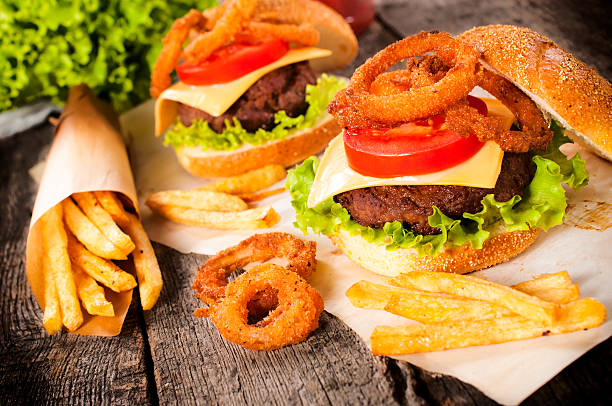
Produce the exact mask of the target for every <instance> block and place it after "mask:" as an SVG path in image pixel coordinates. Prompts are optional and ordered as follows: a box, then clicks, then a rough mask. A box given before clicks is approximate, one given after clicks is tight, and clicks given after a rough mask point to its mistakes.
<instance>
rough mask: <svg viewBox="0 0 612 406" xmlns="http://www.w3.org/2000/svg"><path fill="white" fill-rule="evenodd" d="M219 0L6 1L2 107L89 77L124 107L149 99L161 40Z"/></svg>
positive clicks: (0, 19) (0, 45) (1, 14)
mask: <svg viewBox="0 0 612 406" xmlns="http://www.w3.org/2000/svg"><path fill="white" fill-rule="evenodd" d="M215 4H216V1H215V0H104V1H100V0H0V112H1V111H4V110H9V109H13V108H15V107H19V106H21V105H23V104H26V103H28V102H31V101H34V100H37V99H40V98H46V99H50V100H52V101H54V102H56V103H58V104H61V103H63V102H64V101H65V100H66V98H67V95H68V89H69V88H70V86H73V85H76V84H79V83H81V82H85V83H87V84H88V85H89V86H90V87H91V88H92V89H93V90H94V91H95V92H96V94H97V95H98V96H99V97H101V98H102V99H105V100H107V101H110V102H111V103H112V104H113V106H114V107H115V109H117V110H118V111H120V112H121V111H125V110H127V109H129V108H130V107H131V106H134V105H135V104H138V103H140V102H142V101H144V100H147V99H148V98H149V78H150V77H151V67H152V65H153V63H154V62H155V59H156V58H157V55H158V53H159V51H160V49H161V45H162V43H161V38H162V36H163V35H164V33H165V32H166V31H167V30H168V29H169V28H170V26H171V25H172V23H173V22H174V20H175V19H176V18H178V17H181V16H183V15H184V14H186V13H187V12H188V11H189V9H191V8H197V9H200V10H203V9H205V8H208V7H211V6H213V5H215Z"/></svg>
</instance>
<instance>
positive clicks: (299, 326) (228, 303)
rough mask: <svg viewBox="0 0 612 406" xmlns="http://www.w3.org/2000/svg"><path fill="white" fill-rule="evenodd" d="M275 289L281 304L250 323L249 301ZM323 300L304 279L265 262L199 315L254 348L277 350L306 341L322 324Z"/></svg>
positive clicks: (246, 274)
mask: <svg viewBox="0 0 612 406" xmlns="http://www.w3.org/2000/svg"><path fill="white" fill-rule="evenodd" d="M270 289H273V290H275V291H276V292H277V295H278V306H277V307H276V308H275V309H274V310H272V311H271V312H270V313H269V314H268V315H267V316H266V317H265V318H264V319H263V320H262V323H259V324H257V325H252V324H249V323H248V316H249V309H248V307H247V305H248V303H249V302H251V301H252V300H253V298H254V297H256V295H257V294H258V293H259V292H263V291H266V290H270ZM322 311H323V299H322V298H321V295H320V294H319V293H318V292H317V291H316V290H315V289H313V288H312V287H311V286H310V285H309V284H308V283H307V282H306V281H305V280H304V279H302V278H301V277H300V276H299V275H297V274H296V273H294V272H291V271H289V270H288V269H286V268H283V267H281V266H278V265H273V264H263V265H258V266H256V267H254V268H252V269H251V270H249V271H247V272H245V273H243V274H242V275H240V276H238V277H237V278H236V279H235V280H234V281H232V282H231V283H230V284H229V285H228V286H227V289H226V292H225V297H224V298H223V299H222V300H221V301H220V302H218V303H217V304H215V305H214V306H212V307H210V308H208V309H202V310H201V311H200V312H199V314H198V315H200V316H205V317H209V318H210V319H211V320H212V322H213V323H215V326H217V329H219V332H220V333H221V335H222V336H223V337H224V338H225V339H227V340H229V341H231V342H233V343H236V344H238V345H241V346H243V347H245V348H248V349H251V350H274V349H277V348H281V347H284V346H287V345H291V344H297V343H299V342H302V341H304V340H305V339H306V338H307V337H308V335H309V334H310V333H311V332H312V331H314V330H315V329H316V328H317V327H318V325H319V317H320V315H321V312H322Z"/></svg>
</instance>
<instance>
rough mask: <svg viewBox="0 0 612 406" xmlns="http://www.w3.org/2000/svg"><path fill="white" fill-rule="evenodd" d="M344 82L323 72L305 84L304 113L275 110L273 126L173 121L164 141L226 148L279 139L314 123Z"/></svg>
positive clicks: (235, 122)
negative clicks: (213, 126) (250, 129)
mask: <svg viewBox="0 0 612 406" xmlns="http://www.w3.org/2000/svg"><path fill="white" fill-rule="evenodd" d="M345 86H346V82H344V81H343V80H342V79H339V78H337V77H334V76H329V75H325V74H323V75H322V76H321V77H319V79H318V80H317V83H316V84H315V85H307V86H306V102H307V103H308V109H307V110H306V113H304V114H302V115H299V116H297V117H289V116H288V115H287V114H286V113H285V112H284V111H279V112H277V113H276V114H275V116H274V123H275V124H276V126H275V127H274V128H273V129H271V130H269V131H267V130H264V129H261V128H260V129H259V130H257V131H256V132H254V133H250V132H248V131H246V130H245V129H244V128H242V125H241V124H240V122H239V121H238V120H237V119H236V118H234V119H233V122H230V121H229V120H226V121H225V130H223V132H222V133H220V134H219V133H217V132H215V131H213V130H212V129H211V128H210V127H209V126H208V122H206V121H204V120H194V121H193V123H192V125H191V126H189V127H185V126H184V125H183V124H182V123H181V122H180V121H177V122H176V123H175V125H174V127H173V128H171V129H170V130H169V131H168V132H166V136H165V137H164V144H165V145H172V146H173V147H175V148H181V147H195V146H199V147H202V149H203V150H214V151H219V150H224V151H229V150H233V149H236V148H239V147H241V146H242V145H243V144H251V145H261V144H264V143H266V142H269V141H275V140H280V139H283V138H286V137H287V136H289V135H290V134H291V132H292V131H299V130H302V129H305V128H311V127H314V126H315V124H316V123H317V120H319V118H320V117H321V116H322V115H323V113H324V112H325V110H326V109H327V105H328V104H329V102H330V101H331V100H332V99H333V97H334V95H335V94H336V92H337V91H338V90H340V89H342V88H343V87H345Z"/></svg>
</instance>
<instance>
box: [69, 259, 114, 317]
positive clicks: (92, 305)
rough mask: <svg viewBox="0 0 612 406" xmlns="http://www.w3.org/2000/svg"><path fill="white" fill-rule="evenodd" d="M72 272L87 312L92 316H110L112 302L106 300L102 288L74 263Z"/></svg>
mask: <svg viewBox="0 0 612 406" xmlns="http://www.w3.org/2000/svg"><path fill="white" fill-rule="evenodd" d="M72 274H73V275H74V281H75V282H76V286H77V293H78V294H79V298H80V299H81V303H82V304H83V307H84V308H85V310H87V313H89V314H91V315H94V316H107V317H112V316H114V315H115V309H113V304H112V303H111V302H109V301H108V300H106V296H104V288H103V287H102V286H100V285H98V283H97V282H96V281H95V279H94V278H92V277H91V276H89V275H87V274H86V273H85V272H83V271H82V270H81V269H79V267H77V266H76V265H74V264H73V265H72Z"/></svg>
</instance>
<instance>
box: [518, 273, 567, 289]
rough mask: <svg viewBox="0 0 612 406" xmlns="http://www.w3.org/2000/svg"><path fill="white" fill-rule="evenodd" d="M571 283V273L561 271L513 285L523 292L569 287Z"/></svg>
mask: <svg viewBox="0 0 612 406" xmlns="http://www.w3.org/2000/svg"><path fill="white" fill-rule="evenodd" d="M571 284H572V280H571V279H570V277H569V273H568V272H567V271H561V272H557V273H547V274H543V275H540V276H539V277H537V278H535V279H531V280H529V281H525V282H521V283H517V284H516V285H514V286H512V287H513V288H514V289H518V290H520V291H521V292H525V293H530V292H535V291H538V290H544V289H550V288H567V287H569V286H570V285H571Z"/></svg>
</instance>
